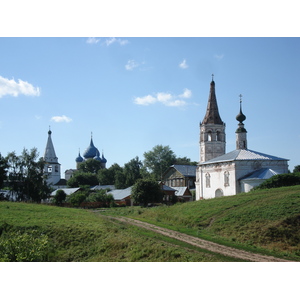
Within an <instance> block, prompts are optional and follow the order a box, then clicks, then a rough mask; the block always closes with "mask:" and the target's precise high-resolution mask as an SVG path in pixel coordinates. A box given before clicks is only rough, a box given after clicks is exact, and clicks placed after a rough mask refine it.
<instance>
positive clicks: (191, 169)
mask: <svg viewBox="0 0 300 300" xmlns="http://www.w3.org/2000/svg"><path fill="white" fill-rule="evenodd" d="M172 167H173V168H175V169H176V170H177V171H178V172H179V173H181V174H182V175H183V176H185V177H194V176H196V169H197V166H190V165H172V166H171V168H172Z"/></svg>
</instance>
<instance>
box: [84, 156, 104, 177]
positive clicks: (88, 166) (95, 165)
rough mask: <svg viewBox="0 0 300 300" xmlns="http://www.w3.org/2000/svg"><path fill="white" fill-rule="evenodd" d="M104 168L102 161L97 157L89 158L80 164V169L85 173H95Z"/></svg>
mask: <svg viewBox="0 0 300 300" xmlns="http://www.w3.org/2000/svg"><path fill="white" fill-rule="evenodd" d="M100 169H102V166H101V162H100V161H98V160H95V159H92V158H90V159H88V160H86V161H84V162H82V163H81V164H80V165H79V170H80V171H82V172H85V173H94V174H97V172H98V171H99V170H100Z"/></svg>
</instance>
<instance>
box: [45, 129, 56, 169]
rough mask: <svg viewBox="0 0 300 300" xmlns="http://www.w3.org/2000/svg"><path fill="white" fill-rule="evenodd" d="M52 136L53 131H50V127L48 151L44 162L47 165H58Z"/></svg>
mask: <svg viewBox="0 0 300 300" xmlns="http://www.w3.org/2000/svg"><path fill="white" fill-rule="evenodd" d="M51 134H52V131H51V130H50V126H49V131H48V140H47V144H46V149H45V153H44V161H45V162H47V163H58V158H57V157H56V154H55V150H54V146H53V143H52V139H51Z"/></svg>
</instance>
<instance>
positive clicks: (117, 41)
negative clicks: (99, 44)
mask: <svg viewBox="0 0 300 300" xmlns="http://www.w3.org/2000/svg"><path fill="white" fill-rule="evenodd" d="M104 43H105V44H106V46H110V45H111V44H114V43H118V44H119V45H121V46H124V45H126V44H128V43H129V42H128V40H122V39H116V38H114V37H113V38H109V39H106V40H105V42H104Z"/></svg>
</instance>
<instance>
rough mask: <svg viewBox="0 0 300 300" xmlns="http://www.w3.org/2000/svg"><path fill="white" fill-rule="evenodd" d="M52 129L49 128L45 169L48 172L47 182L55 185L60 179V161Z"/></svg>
mask: <svg viewBox="0 0 300 300" xmlns="http://www.w3.org/2000/svg"><path fill="white" fill-rule="evenodd" d="M51 134H52V131H51V130H50V128H49V131H48V140H47V144H46V149H45V153H44V161H45V169H44V172H45V173H46V174H47V182H48V183H49V184H50V185H54V184H56V183H57V182H59V181H60V179H61V177H60V163H58V158H57V156H56V154H55V150H54V146H53V143H52V138H51Z"/></svg>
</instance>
